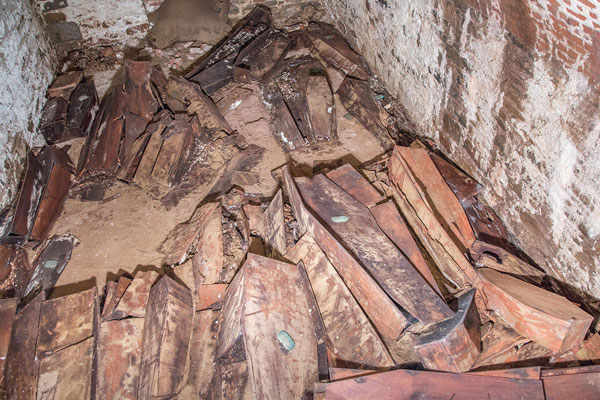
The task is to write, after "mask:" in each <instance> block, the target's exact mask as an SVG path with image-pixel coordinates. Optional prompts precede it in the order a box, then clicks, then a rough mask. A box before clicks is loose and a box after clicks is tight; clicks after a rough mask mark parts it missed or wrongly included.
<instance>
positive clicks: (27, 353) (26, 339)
mask: <svg viewBox="0 0 600 400" xmlns="http://www.w3.org/2000/svg"><path fill="white" fill-rule="evenodd" d="M43 300H44V293H40V294H38V295H37V296H36V297H35V298H34V299H33V300H31V302H29V304H27V305H26V306H25V307H23V309H22V310H21V311H19V312H18V313H17V315H16V316H15V319H14V321H13V327H12V333H11V335H10V345H9V346H8V354H7V356H6V371H5V377H4V387H5V388H6V391H7V397H8V398H9V399H19V400H21V399H22V400H35V399H36V392H37V378H38V368H39V362H38V360H37V359H36V357H35V345H36V340H37V336H38V324H39V321H40V311H41V309H42V301H43Z"/></svg>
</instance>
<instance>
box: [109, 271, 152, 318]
mask: <svg viewBox="0 0 600 400" xmlns="http://www.w3.org/2000/svg"><path fill="white" fill-rule="evenodd" d="M157 278H158V272H156V271H138V272H137V273H136V274H135V277H134V278H133V281H131V284H130V285H129V286H128V287H127V289H126V290H125V293H124V294H123V296H122V297H121V300H119V303H118V304H117V307H116V308H115V311H114V313H113V314H114V316H115V317H116V318H124V317H143V316H144V315H146V303H147V302H148V296H149V295H150V288H151V287H152V285H153V284H154V282H155V281H156V279H157Z"/></svg>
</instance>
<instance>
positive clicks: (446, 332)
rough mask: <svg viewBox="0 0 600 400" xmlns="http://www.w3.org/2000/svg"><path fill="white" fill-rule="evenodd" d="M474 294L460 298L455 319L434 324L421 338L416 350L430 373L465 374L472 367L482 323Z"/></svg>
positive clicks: (478, 344)
mask: <svg viewBox="0 0 600 400" xmlns="http://www.w3.org/2000/svg"><path fill="white" fill-rule="evenodd" d="M475 290H476V289H471V290H469V291H468V292H466V293H464V294H462V295H461V296H459V297H458V310H457V312H456V315H455V316H453V317H452V318H449V319H447V320H444V321H441V322H438V323H436V324H434V325H433V326H432V327H431V328H430V330H429V331H428V332H426V333H424V334H422V335H421V336H419V338H418V340H417V342H416V344H415V348H416V350H417V353H419V355H420V356H421V359H422V360H423V364H424V365H425V366H426V367H427V368H428V369H431V370H436V371H447V372H465V371H468V370H469V369H471V367H472V366H473V363H474V362H475V360H476V359H477V356H478V355H479V351H480V350H481V339H480V334H479V325H480V321H479V315H478V313H477V309H476V307H475V304H474V302H473V299H474V297H475Z"/></svg>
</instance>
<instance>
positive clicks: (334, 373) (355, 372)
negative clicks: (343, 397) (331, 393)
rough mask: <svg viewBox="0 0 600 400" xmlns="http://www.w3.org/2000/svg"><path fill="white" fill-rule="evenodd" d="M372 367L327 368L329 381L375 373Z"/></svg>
mask: <svg viewBox="0 0 600 400" xmlns="http://www.w3.org/2000/svg"><path fill="white" fill-rule="evenodd" d="M377 372H381V371H376V370H372V369H352V368H329V381H330V382H335V381H342V380H344V379H350V378H358V377H359V376H365V375H371V374H376V373H377Z"/></svg>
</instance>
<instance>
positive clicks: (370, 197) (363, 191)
mask: <svg viewBox="0 0 600 400" xmlns="http://www.w3.org/2000/svg"><path fill="white" fill-rule="evenodd" d="M325 175H326V176H327V178H329V179H330V180H332V181H333V183H335V184H336V185H338V186H339V187H341V188H342V189H344V191H346V192H347V193H348V194H349V195H350V196H352V197H354V198H355V199H356V200H358V201H360V202H361V203H362V205H364V206H365V207H369V208H371V207H373V206H374V205H375V204H377V203H380V202H382V201H383V200H384V197H383V196H382V195H381V194H380V193H379V192H378V191H377V189H375V188H374V187H373V186H371V184H370V183H369V181H367V180H366V179H365V177H363V176H362V175H361V174H360V173H359V172H358V171H357V170H355V169H354V168H353V167H352V165H350V164H344V165H342V166H341V167H339V168H337V169H334V170H333V171H329V172H327V173H326V174H325Z"/></svg>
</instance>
